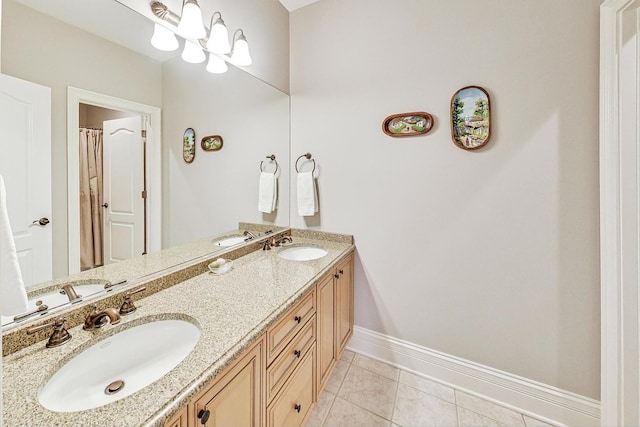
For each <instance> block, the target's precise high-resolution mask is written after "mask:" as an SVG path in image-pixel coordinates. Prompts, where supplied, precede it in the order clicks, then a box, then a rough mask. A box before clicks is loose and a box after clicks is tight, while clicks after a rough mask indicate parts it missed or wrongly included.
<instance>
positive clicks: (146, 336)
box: [38, 320, 200, 412]
mask: <svg viewBox="0 0 640 427" xmlns="http://www.w3.org/2000/svg"><path fill="white" fill-rule="evenodd" d="M199 338H200V330H199V329H198V327H197V326H195V325H194V324H192V323H190V322H187V321H184V320H158V321H155V322H150V323H144V324H141V325H139V326H135V327H133V328H129V329H125V330H123V331H122V332H119V333H117V334H115V335H113V336H111V337H109V338H106V339H104V340H102V341H99V342H97V343H96V344H94V345H93V346H91V347H89V348H87V349H86V350H84V351H83V352H81V353H80V354H78V355H77V356H75V357H74V358H73V359H71V360H70V361H69V362H67V363H66V364H65V365H64V366H62V367H61V368H60V369H59V370H58V371H57V372H56V373H55V374H54V375H53V376H52V377H51V378H50V379H49V380H48V381H47V382H46V383H45V384H44V386H43V387H42V388H41V389H40V392H39V393H38V400H39V401H40V404H42V406H44V407H45V408H47V409H49V410H51V411H54V412H75V411H83V410H86V409H92V408H97V407H100V406H103V405H106V404H108V403H111V402H114V401H116V400H120V399H122V398H123V397H126V396H129V395H130V394H132V393H135V392H136V391H138V390H140V389H142V388H144V387H146V386H148V385H149V384H151V383H153V382H154V381H156V380H158V379H160V378H161V377H162V376H164V375H165V374H166V373H167V372H169V371H170V370H171V369H173V368H174V367H176V366H177V365H178V364H179V363H180V362H181V361H182V360H183V359H184V358H185V357H187V355H188V354H189V353H190V352H191V350H193V348H194V347H195V345H196V343H197V342H198V339H199ZM120 382H122V383H123V384H122V385H121V383H120Z"/></svg>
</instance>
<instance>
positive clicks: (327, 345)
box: [316, 254, 353, 393]
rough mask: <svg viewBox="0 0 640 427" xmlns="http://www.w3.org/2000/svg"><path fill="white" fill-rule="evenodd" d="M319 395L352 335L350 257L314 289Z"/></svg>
mask: <svg viewBox="0 0 640 427" xmlns="http://www.w3.org/2000/svg"><path fill="white" fill-rule="evenodd" d="M316 292H317V303H316V304H317V307H318V309H317V324H318V332H317V335H318V340H317V349H316V351H317V353H318V373H317V375H318V393H319V392H320V391H322V389H323V388H324V386H325V384H326V382H327V380H328V379H329V376H330V374H331V371H332V370H333V367H334V365H335V364H336V362H337V361H338V360H339V359H340V356H341V355H342V352H343V351H344V349H345V347H346V345H347V343H348V342H349V338H351V336H352V335H353V254H351V255H349V256H348V257H347V258H345V259H344V260H343V261H342V262H340V264H338V266H337V267H336V268H335V269H334V270H332V271H331V272H329V273H328V274H327V275H326V276H325V277H324V278H323V279H322V280H320V282H319V283H318V285H317V290H316Z"/></svg>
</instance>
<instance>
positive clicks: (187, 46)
mask: <svg viewBox="0 0 640 427" xmlns="http://www.w3.org/2000/svg"><path fill="white" fill-rule="evenodd" d="M182 59H184V60H185V61H186V62H189V63H191V64H199V63H201V62H204V60H205V59H206V56H205V54H204V52H203V51H202V48H201V47H200V46H198V45H196V44H195V43H194V42H192V41H190V40H185V42H184V50H183V51H182Z"/></svg>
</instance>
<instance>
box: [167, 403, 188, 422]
mask: <svg viewBox="0 0 640 427" xmlns="http://www.w3.org/2000/svg"><path fill="white" fill-rule="evenodd" d="M165 427H187V408H186V407H185V408H183V409H182V411H180V412H179V413H178V414H176V415H175V416H174V417H173V418H172V419H171V421H169V422H168V423H167V424H165Z"/></svg>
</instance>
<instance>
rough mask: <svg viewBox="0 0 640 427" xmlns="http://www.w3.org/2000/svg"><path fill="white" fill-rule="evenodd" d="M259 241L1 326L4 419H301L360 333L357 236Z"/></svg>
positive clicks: (176, 424) (256, 422) (289, 234)
mask: <svg viewBox="0 0 640 427" xmlns="http://www.w3.org/2000/svg"><path fill="white" fill-rule="evenodd" d="M256 234H257V237H255V238H252V239H250V240H249V241H247V242H244V240H243V241H242V242H237V243H239V244H235V245H231V246H228V247H226V248H224V249H223V250H222V251H218V252H216V253H215V254H210V255H203V256H200V257H197V258H194V259H191V260H190V261H185V262H182V263H180V264H178V265H176V266H174V267H173V268H167V269H164V270H162V271H159V272H157V273H155V274H147V275H143V276H140V279H138V280H131V281H129V282H127V283H125V284H122V285H118V286H114V287H112V288H111V290H110V291H109V292H105V293H103V294H102V295H100V296H98V297H96V298H94V299H93V300H91V301H89V302H83V303H80V304H69V305H68V306H66V307H64V308H63V309H61V310H59V311H58V312H56V313H50V314H47V315H44V316H42V317H40V318H39V319H38V320H37V321H30V322H29V323H28V324H25V325H20V324H17V325H15V326H14V327H13V328H9V329H6V330H4V332H3V353H4V357H3V390H2V392H3V396H2V402H3V405H2V406H3V414H2V420H3V425H6V426H14V425H15V426H18V425H19V426H27V425H28V426H41V425H61V426H62V425H68V426H76V425H77V426H92V425H96V426H97V425H100V426H102V425H118V426H143V425H144V426H146V425H153V426H172V427H185V426H201V425H243V426H244V425H247V426H249V425H251V426H274V427H275V426H282V425H287V426H289V425H290V426H301V425H303V424H304V422H305V421H306V419H307V418H308V416H309V415H310V413H311V410H312V409H313V407H314V406H315V402H316V401H317V397H318V394H319V393H320V391H321V390H322V388H323V387H324V384H325V383H326V381H327V379H328V377H329V375H330V373H331V371H332V369H333V367H334V366H335V363H336V361H337V360H338V359H339V357H340V355H341V353H342V351H343V350H344V348H345V346H346V344H347V342H348V340H349V338H350V336H351V334H352V333H353V251H354V246H353V240H352V237H351V236H346V235H339V234H330V233H321V232H312V231H306V230H295V229H293V230H291V229H281V230H278V231H276V232H275V233H271V234H260V233H258V232H256ZM290 240H292V241H290ZM198 244H200V243H198ZM208 244H213V243H211V241H210V240H208ZM187 249H188V246H185V247H183V251H184V250H187ZM170 250H171V249H170ZM170 250H169V251H170ZM150 255H154V254H150ZM145 257H149V255H146V256H145ZM220 257H222V258H225V259H228V260H233V265H232V267H231V268H230V269H229V270H228V271H227V272H225V273H223V274H214V273H212V272H209V271H208V269H207V266H208V264H209V263H210V262H211V261H213V260H215V259H217V258H220ZM141 258H144V257H141ZM113 268H114V269H115V268H117V267H115V266H114V267H113ZM123 268H124V267H123ZM138 290H139V292H137V293H133V292H135V291H138ZM125 298H126V299H127V300H128V301H127V303H128V304H130V303H133V304H134V306H135V307H136V309H135V310H133V311H130V312H129V313H127V314H119V313H121V312H122V311H123V310H122V307H123V306H125V307H129V305H127V304H123V303H124V302H125ZM92 303H94V304H95V305H96V308H95V309H94V308H93V307H92ZM126 311H128V310H126V309H125V312H126ZM92 312H93V316H91V315H90V314H91V313H92ZM59 317H64V318H65V322H64V329H66V330H67V331H68V333H69V334H70V335H71V336H72V338H71V339H70V340H68V341H66V342H65V343H63V344H61V345H58V346H55V347H52V348H47V347H45V344H46V343H47V340H49V337H50V336H51V332H52V329H51V328H42V330H39V329H40V328H38V327H39V326H41V325H44V324H47V323H51V322H53V321H55V320H56V319H58V318H59ZM89 320H91V322H94V323H93V325H91V324H88V325H86V326H88V328H87V329H83V326H85V323H86V322H89ZM91 322H89V323H91ZM59 323H60V321H58V324H59ZM92 326H93V327H92ZM96 326H97V327H96ZM29 329H31V331H30V332H33V333H32V334H29V335H28V334H27V330H29ZM34 329H35V330H36V331H34Z"/></svg>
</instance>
